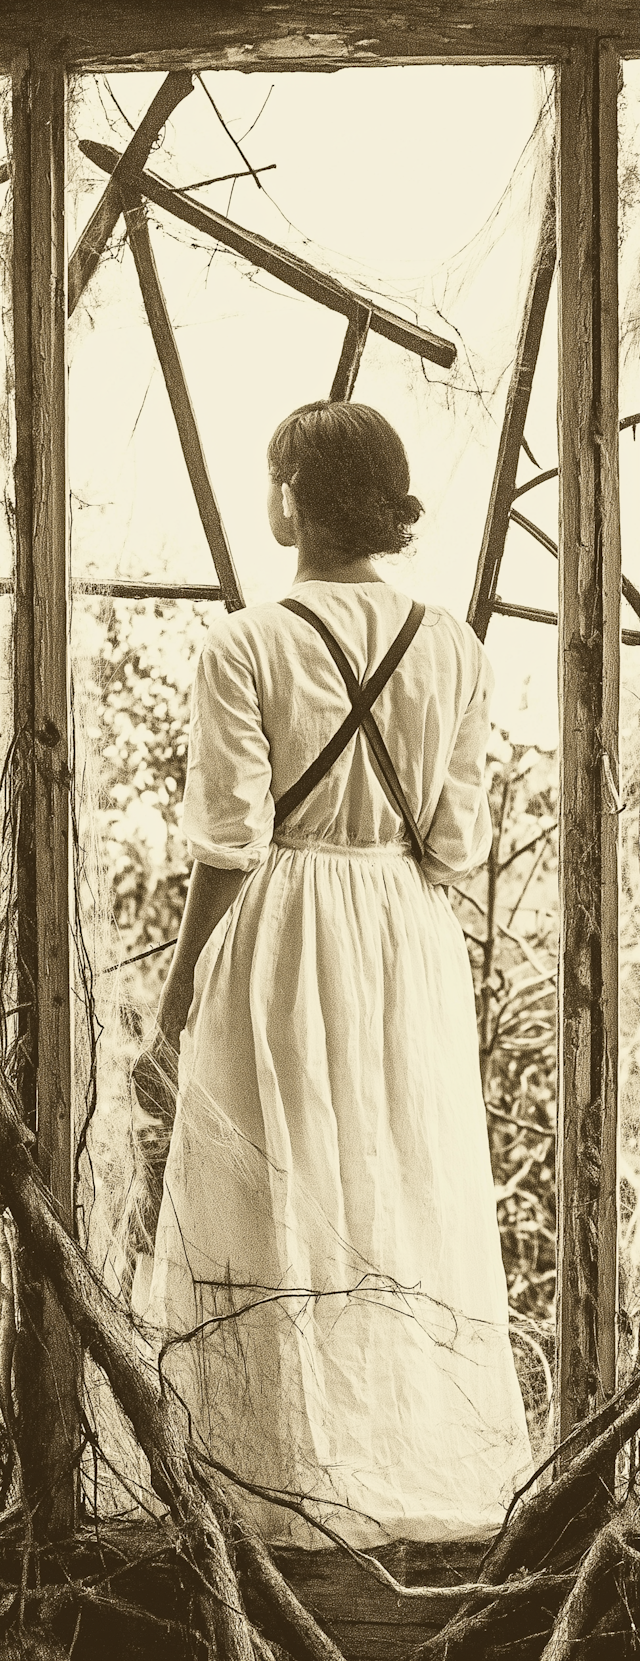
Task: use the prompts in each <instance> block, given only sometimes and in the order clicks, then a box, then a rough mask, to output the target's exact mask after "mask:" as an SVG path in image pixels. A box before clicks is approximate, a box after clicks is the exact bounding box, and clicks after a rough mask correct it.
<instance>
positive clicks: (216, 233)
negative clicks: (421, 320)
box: [79, 139, 456, 369]
mask: <svg viewBox="0 0 640 1661" xmlns="http://www.w3.org/2000/svg"><path fill="white" fill-rule="evenodd" d="M79 148H80V150H81V151H82V154H83V155H84V156H87V157H88V158H89V160H90V161H93V162H95V164H96V166H97V167H101V168H103V169H104V170H105V172H107V173H109V172H111V171H112V169H113V168H114V167H116V166H117V163H118V161H119V158H120V152H119V151H118V150H113V149H112V148H111V146H110V145H108V144H95V143H94V142H93V141H92V140H91V139H86V140H85V139H81V140H80V146H79ZM139 188H140V191H141V193H142V195H143V196H145V197H147V198H148V200H149V201H150V202H155V203H156V205H157V206H158V207H160V208H164V209H165V210H166V212H167V213H171V214H173V216H174V218H176V219H182V220H183V221H184V223H185V224H186V225H193V226H194V228H195V230H197V231H203V232H204V234H205V236H210V237H213V238H214V240H215V241H216V242H221V243H222V244H223V246H225V247H227V248H232V249H233V251H234V253H236V254H240V256H241V258H242V259H245V260H248V262H249V265H252V266H257V267H258V269H259V270H261V271H268V272H269V275H270V276H272V277H277V278H278V280H279V282H281V283H286V285H287V287H288V288H293V289H295V290H296V292H297V293H298V294H306V295H307V297H308V298H309V299H310V300H316V301H317V302H318V304H319V305H321V306H326V307H327V309H328V310H329V311H337V312H339V313H340V314H341V315H342V316H343V317H349V318H354V319H355V320H356V321H358V320H359V319H360V318H361V315H362V312H363V309H364V310H366V311H367V312H369V313H370V319H369V327H370V328H371V329H372V330H373V332H374V334H381V335H384V337H385V339H386V340H391V341H393V342H394V344H395V345H396V346H404V348H405V350H406V351H407V352H416V353H417V354H418V356H419V357H423V358H428V359H429V361H430V362H432V363H438V364H440V365H441V366H442V367H443V368H444V369H450V368H451V365H452V363H454V362H455V358H456V348H455V346H454V344H453V342H452V341H450V340H445V339H444V338H443V336H442V335H436V334H433V333H432V331H431V329H425V328H423V326H422V325H421V324H418V323H410V322H409V321H408V319H407V318H405V317H401V316H399V315H398V314H397V313H394V312H390V311H387V309H386V307H385V306H379V305H378V304H377V302H375V301H368V300H367V301H363V300H362V298H361V297H360V295H358V294H354V292H353V289H350V288H346V287H345V286H344V284H343V283H339V282H338V281H337V278H335V277H331V276H329V275H328V273H326V272H324V271H318V270H317V269H316V267H315V266H313V265H310V264H309V262H308V260H303V259H300V257H299V256H298V255H297V254H292V253H289V251H288V250H287V249H286V248H279V247H278V245H277V243H275V242H270V241H269V239H268V237H265V236H259V235H258V233H257V231H248V230H247V229H246V228H245V226H244V225H237V224H236V223H235V221H234V220H233V219H227V217H226V215H225V214H223V213H217V212H216V211H215V209H214V208H207V207H203V205H202V203H200V202H194V201H193V200H192V199H191V197H189V195H188V194H187V193H186V192H185V191H180V190H177V189H172V187H171V186H170V185H168V184H167V183H166V181H165V180H164V179H160V178H158V175H157V174H155V173H150V172H149V171H148V170H146V169H145V171H144V172H143V173H141V175H140V180H139Z"/></svg>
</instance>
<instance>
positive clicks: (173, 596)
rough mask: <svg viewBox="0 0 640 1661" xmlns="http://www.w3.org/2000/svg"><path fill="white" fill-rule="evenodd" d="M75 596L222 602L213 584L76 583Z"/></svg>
mask: <svg viewBox="0 0 640 1661" xmlns="http://www.w3.org/2000/svg"><path fill="white" fill-rule="evenodd" d="M73 592H74V594H93V595H96V594H97V595H102V594H103V595H105V596H108V597H110V598H111V599H112V600H214V601H215V600H222V599H223V593H222V589H221V588H219V587H218V586H217V585H214V584H213V583H152V582H140V583H136V582H115V581H114V582H97V581H96V582H94V581H93V580H90V581H88V582H80V583H74V585H73Z"/></svg>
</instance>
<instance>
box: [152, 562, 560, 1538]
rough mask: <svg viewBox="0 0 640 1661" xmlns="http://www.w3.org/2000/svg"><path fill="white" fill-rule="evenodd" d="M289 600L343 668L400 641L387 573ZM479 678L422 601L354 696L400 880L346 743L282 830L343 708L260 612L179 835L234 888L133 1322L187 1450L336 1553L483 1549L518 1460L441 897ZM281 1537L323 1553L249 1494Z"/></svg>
mask: <svg viewBox="0 0 640 1661" xmlns="http://www.w3.org/2000/svg"><path fill="white" fill-rule="evenodd" d="M294 593H295V594H296V595H297V597H298V598H299V599H301V600H303V602H304V603H305V605H307V606H308V607H310V608H311V609H312V610H313V611H315V612H316V613H317V614H318V615H319V616H320V617H322V618H323V619H324V620H325V622H326V623H327V624H328V625H329V627H330V629H331V630H332V631H333V633H334V634H335V635H336V637H337V639H338V640H339V641H340V644H341V645H342V647H343V649H344V651H345V653H346V655H347V657H348V659H349V662H350V663H351V665H352V667H353V669H354V671H355V673H356V674H357V676H358V678H359V680H362V679H363V678H365V677H366V676H368V675H370V674H371V672H372V670H373V669H374V668H375V667H376V665H377V664H378V663H379V661H380V659H381V658H382V657H383V655H384V653H385V652H386V651H387V649H388V647H389V646H390V644H391V642H392V640H393V639H394V637H395V635H396V634H397V633H398V630H399V629H400V627H401V626H402V624H403V622H404V620H405V618H406V616H407V613H408V610H409V604H410V602H409V601H408V599H407V597H406V596H405V595H403V594H400V593H398V592H397V591H395V590H394V589H392V588H390V587H389V586H387V584H386V583H382V582H366V583H354V584H346V583H330V582H321V581H317V582H309V583H305V584H304V585H299V586H298V587H297V588H296V589H295V590H294ZM491 681H492V676H491V670H490V668H489V665H488V660H487V658H486V656H485V653H484V651H483V648H482V647H481V645H480V644H479V642H478V641H477V639H476V637H475V635H474V634H473V632H472V630H471V629H470V628H469V627H468V626H467V625H466V624H462V623H459V622H457V621H456V620H455V619H454V618H453V617H451V616H450V615H449V614H448V613H447V612H445V611H442V610H440V609H427V612H426V614H425V618H424V621H423V623H422V625H421V626H420V628H419V630H418V633H417V635H416V637H415V639H414V640H413V642H412V644H411V645H410V647H409V649H408V651H407V653H406V656H405V657H404V659H403V660H402V662H401V664H400V666H399V667H398V668H397V669H396V670H395V672H394V674H393V676H392V678H391V680H390V681H389V682H388V684H387V686H386V688H385V689H384V691H383V693H382V695H381V696H380V698H379V699H378V701H377V702H376V704H375V705H374V715H375V718H376V720H377V722H378V725H379V726H380V729H381V731H382V734H383V736H384V738H385V740H386V743H387V746H388V749H389V751H390V753H391V755H392V757H393V760H394V764H395V766H396V769H397V772H398V775H399V778H400V780H401V782H402V785H403V788H404V790H405V793H406V795H407V798H408V801H409V804H410V806H411V808H412V811H413V813H414V816H415V818H416V820H417V821H418V824H419V827H420V830H421V832H422V835H423V837H424V838H425V840H426V845H427V852H426V855H425V859H424V862H423V865H422V867H420V866H419V865H418V864H417V862H416V860H415V859H414V858H413V856H412V855H411V853H410V852H409V850H408V844H407V839H406V833H405V830H404V825H403V823H402V822H401V820H400V818H399V815H398V813H397V812H396V810H395V808H394V807H392V806H391V805H390V803H389V801H388V799H387V795H386V793H385V789H384V787H383V786H382V784H381V783H380V782H379V777H378V774H377V772H376V767H375V763H374V762H373V761H372V759H371V754H370V751H369V748H368V745H367V741H366V739H365V738H364V736H363V734H362V732H359V733H358V734H357V735H356V736H355V738H353V739H352V740H351V742H350V744H349V745H348V748H347V749H346V750H345V751H344V753H343V755H342V756H341V758H340V759H339V761H338V762H337V763H336V764H335V765H334V767H333V768H332V770H331V772H330V773H329V774H328V775H327V776H326V778H325V779H324V780H323V781H322V783H321V784H319V785H318V786H317V787H316V789H315V790H314V792H313V794H312V795H311V796H310V797H309V798H308V799H307V800H306V801H305V802H304V803H303V804H302V805H301V806H300V807H299V808H298V809H297V810H296V811H295V812H294V813H293V814H292V815H291V816H290V818H289V820H287V821H286V823H285V825H284V826H283V827H282V830H281V831H280V832H278V833H277V834H276V838H275V840H274V834H273V815H274V800H276V801H277V800H278V798H279V797H280V796H281V795H282V794H283V793H284V791H285V790H287V789H288V788H289V786H290V785H291V784H292V783H293V782H294V781H295V780H296V779H297V778H298V777H299V775H300V774H301V773H302V772H303V771H304V769H305V768H306V767H307V766H308V764H309V762H310V761H311V760H313V759H314V757H315V756H316V755H317V754H318V752H319V751H320V750H321V749H322V747H323V745H324V744H325V743H326V742H327V740H328V739H329V738H330V737H331V735H332V733H333V732H334V731H335V729H336V728H337V727H338V726H339V725H340V723H341V721H342V719H343V718H344V715H345V714H346V711H347V709H348V707H349V706H348V701H347V695H346V692H345V688H344V684H343V681H342V679H341V676H340V674H339V672H338V670H337V669H336V667H335V665H334V663H333V661H332V659H331V657H330V655H329V653H328V651H327V649H326V647H325V646H324V645H323V643H322V641H321V640H320V639H319V638H318V636H317V634H316V632H315V631H314V630H313V629H312V628H311V627H310V626H309V625H308V624H307V623H305V622H303V621H302V620H301V619H300V618H298V617H296V616H293V615H292V614H290V613H289V612H287V611H286V610H285V609H284V608H283V607H281V606H279V605H277V604H275V603H274V604H266V605H259V606H255V607H253V608H250V609H248V610H246V611H242V612H239V613H236V614H235V615H234V616H232V617H225V618H223V619H221V620H220V621H219V622H216V623H215V624H214V626H213V628H212V629H211V633H210V635H209V637H208V640H207V644H206V646H205V649H204V652H203V654H202V657H201V660H200V664H199V667H198V671H197V678H196V683H195V688H194V699H193V715H192V726H191V737H190V751H189V769H188V777H187V785H186V792H185V801H184V821H183V823H184V831H185V835H186V837H187V839H188V842H189V846H190V851H191V853H192V854H193V855H194V856H195V857H196V858H197V859H199V860H202V861H204V862H205V863H207V864H210V865H214V866H218V867H224V868H230V867H232V868H238V869H240V870H242V871H246V873H247V877H246V882H245V883H244V884H243V887H242V888H241V890H240V893H239V895H238V897H237V899H236V901H235V903H234V904H233V906H232V907H231V908H230V911H229V912H228V913H227V915H226V916H225V917H224V918H223V920H222V922H221V923H220V924H219V926H218V927H217V929H216V930H215V931H214V933H213V935H212V936H211V938H210V940H209V943H208V945H207V946H206V948H205V950H204V951H203V953H202V955H201V958H200V960H199V963H198V966H197V970H196V984H195V996H194V1001H193V1004H192V1007H191V1011H190V1016H189V1022H188V1027H187V1031H186V1033H185V1034H184V1035H183V1040H182V1048H181V1059H180V1080H181V1090H180V1096H179V1099H178V1111H177V1116H176V1122H175V1127H174V1133H173V1137H172V1142H171V1149H170V1153H169V1158H168V1162H167V1168H166V1174H165V1186H164V1195H163V1201H162V1208H161V1212H160V1220H159V1225H158V1231H157V1237H156V1250H155V1258H154V1266H153V1274H152V1280H151V1286H150V1296H149V1302H148V1305H147V1308H146V1317H147V1319H148V1320H149V1321H151V1322H153V1323H156V1324H157V1325H158V1326H159V1327H160V1328H162V1329H163V1330H164V1331H165V1332H166V1331H169V1332H172V1333H174V1334H175V1335H176V1336H177V1340H178V1341H177V1342H176V1343H174V1344H173V1345H172V1346H171V1347H170V1348H169V1350H168V1351H167V1353H166V1355H165V1358H164V1362H163V1365H164V1368H165V1371H166V1373H167V1374H168V1376H169V1377H170V1378H171V1381H172V1383H173V1384H174V1386H175V1387H176V1389H178V1390H179V1391H180V1393H181V1395H182V1396H183V1398H184V1399H185V1401H186V1402H187V1404H188V1406H189V1408H190V1411H191V1414H192V1421H193V1425H194V1430H195V1433H196V1434H197V1435H198V1436H200V1437H202V1438H204V1441H205V1442H206V1445H207V1447H208V1449H209V1451H210V1453H211V1454H212V1455H213V1456H214V1457H215V1458H216V1459H217V1460H218V1461H219V1462H220V1463H221V1464H222V1466H224V1467H227V1468H230V1469H232V1470H233V1471H235V1472H237V1473H238V1474H239V1475H240V1477H241V1478H242V1479H243V1480H244V1482H245V1483H246V1484H247V1485H251V1484H254V1485H257V1486H258V1487H259V1488H260V1489H267V1490H269V1489H273V1488H276V1489H278V1490H279V1491H283V1490H284V1491H286V1492H287V1493H288V1494H289V1495H292V1494H293V1495H294V1496H306V1497H307V1510H308V1512H309V1513H310V1514H311V1515H313V1516H316V1517H318V1518H320V1519H322V1520H323V1521H325V1522H326V1523H327V1524H328V1525H330V1527H331V1528H332V1529H334V1530H335V1531H336V1532H337V1533H339V1534H341V1535H342V1536H343V1537H344V1538H346V1539H347V1540H349V1541H350V1542H351V1543H352V1544H356V1545H370V1544H373V1543H375V1542H376V1541H380V1540H382V1539H384V1538H385V1537H395V1538H398V1537H405V1538H406V1537H411V1538H418V1539H425V1540H429V1539H430V1540H435V1539H443V1538H447V1537H450V1536H459V1537H462V1536H468V1535H471V1534H476V1535H477V1534H485V1533H489V1532H490V1531H492V1530H495V1529H496V1528H497V1527H498V1526H499V1525H500V1522H501V1521H502V1520H503V1518H504V1513H505V1508H506V1506H507V1505H508V1503H509V1500H510V1499H511V1497H512V1494H513V1491H514V1488H515V1487H516V1486H517V1485H518V1484H519V1482H520V1481H521V1480H522V1479H523V1478H526V1476H527V1475H528V1474H529V1471H530V1450H529V1443H528V1437H527V1430H526V1421H525V1414H524V1409H523V1405H522V1399H521V1395H520V1391H519V1387H518V1382H517V1378H516V1372H515V1368H514V1363H513V1358H512V1352H511V1348H510V1343H509V1333H508V1310H507V1293H506V1283H505V1276H504V1271H503V1266H502V1260H501V1253H500V1239H499V1233H498V1226H497V1220H496V1207H495V1198H494V1190H493V1181H492V1174H491V1167H490V1160H489V1149H488V1139H487V1130H486V1122H485V1109H484V1104H483V1100H482V1093H481V1085H480V1073H479V1063H478V1045H477V1034H476V1019H475V1009H474V998H473V987H472V980H471V972H470V966H469V961H468V956H467V951H466V947H465V943H464V938H463V935H462V932H461V929H460V927H459V924H458V922H457V921H456V919H455V917H454V915H453V912H452V910H451V906H450V904H449V900H448V898H447V894H446V892H445V888H444V886H443V885H445V884H448V883H450V882H455V881H456V880H457V879H459V878H460V877H462V876H464V874H465V873H467V872H469V871H470V870H472V869H473V868H475V867H477V866H478V865H479V864H481V863H482V861H483V860H484V858H485V857H486V854H487V852H488V849H489V845H490V837H491V824H490V817H489V810H488V804H487V799H486V794H485V789H484V783H483V769H484V758H485V749H486V741H487V735H488V727H489V722H488V699H489V695H490V691H491ZM245 1503H247V1504H248V1505H249V1506H250V1508H251V1512H252V1516H253V1518H254V1520H257V1521H258V1524H259V1526H261V1527H262V1528H263V1530H264V1532H265V1534H266V1536H267V1537H268V1538H270V1539H272V1540H275V1539H278V1540H286V1539H289V1540H295V1541H298V1542H300V1543H304V1544H313V1545H316V1546H320V1545H322V1544H323V1540H322V1537H321V1536H319V1535H318V1534H317V1533H316V1532H315V1531H313V1533H312V1531H311V1530H310V1529H309V1528H308V1527H307V1525H306V1524H305V1523H304V1522H302V1521H301V1520H300V1518H299V1516H297V1515H296V1514H295V1513H294V1512H292V1511H291V1510H284V1509H280V1508H275V1507H274V1506H273V1505H271V1504H267V1503H266V1502H264V1501H263V1499H261V1498H260V1497H259V1496H254V1497H253V1498H251V1499H250V1500H246V1501H245Z"/></svg>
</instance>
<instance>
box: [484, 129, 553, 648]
mask: <svg viewBox="0 0 640 1661" xmlns="http://www.w3.org/2000/svg"><path fill="white" fill-rule="evenodd" d="M555 265H556V185H555V158H552V164H551V177H550V180H549V185H548V189H547V197H546V202H545V206H544V212H543V215H542V223H541V226H540V232H539V236H538V243H537V247H536V253H535V259H534V263H533V271H532V274H531V281H530V283H529V290H528V293H527V299H526V303H525V308H524V314H523V318H522V323H521V326H520V334H519V336H518V344H517V347H516V355H515V361H514V365H513V371H512V375H511V381H510V385H509V391H508V393H507V403H506V408H505V413H504V420H503V423H502V432H501V434H500V444H499V447H498V456H497V460H496V466H495V472H494V476H493V484H492V486H491V496H490V498H489V507H488V510H487V518H486V523H485V527H484V533H483V537H482V546H481V548H480V556H479V559H478V566H477V570H476V578H475V583H474V587H473V593H472V596H471V600H470V602H469V609H468V612H467V622H468V623H470V624H471V627H472V629H474V630H475V632H476V634H477V635H478V638H479V639H480V640H485V639H486V634H487V629H488V627H489V621H490V618H491V606H492V600H493V596H494V594H495V592H496V587H497V583H498V576H499V573H500V565H501V563H502V556H503V554H504V545H505V540H506V535H507V530H508V526H509V513H510V509H511V504H512V501H513V497H514V492H515V487H516V473H517V469H518V461H519V459H520V451H521V448H522V440H523V438H524V428H525V421H526V419H527V411H528V409H529V400H530V397H531V387H532V384H533V376H534V371H535V367H536V363H537V361H538V354H539V351H540V341H541V339H542V330H543V327H544V320H545V317H546V313H547V306H548V303H549V294H550V292H551V284H552V282H553V274H554V271H555Z"/></svg>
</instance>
